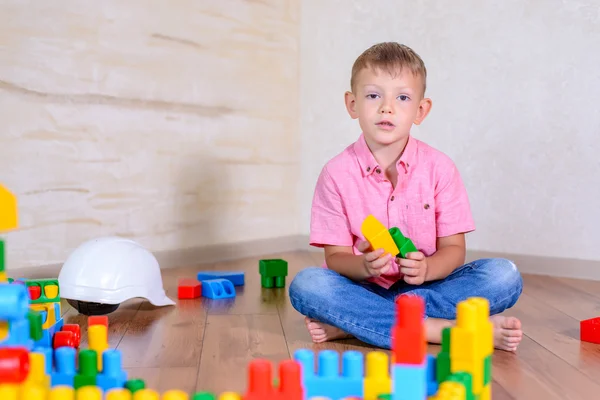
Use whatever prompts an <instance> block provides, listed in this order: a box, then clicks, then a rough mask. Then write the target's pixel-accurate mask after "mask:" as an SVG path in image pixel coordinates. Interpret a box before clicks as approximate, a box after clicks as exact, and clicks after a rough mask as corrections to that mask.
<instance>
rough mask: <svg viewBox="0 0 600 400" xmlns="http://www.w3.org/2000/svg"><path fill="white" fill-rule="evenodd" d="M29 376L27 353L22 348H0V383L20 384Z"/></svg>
mask: <svg viewBox="0 0 600 400" xmlns="http://www.w3.org/2000/svg"><path fill="white" fill-rule="evenodd" d="M27 375H29V352H28V351H27V349H25V348H22V347H5V348H0V382H2V383H21V382H23V381H25V379H26V378H27Z"/></svg>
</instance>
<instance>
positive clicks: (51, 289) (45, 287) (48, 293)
mask: <svg viewBox="0 0 600 400" xmlns="http://www.w3.org/2000/svg"><path fill="white" fill-rule="evenodd" d="M25 285H26V286H27V287H28V288H29V287H35V288H36V289H32V290H35V292H36V293H38V291H39V293H40V296H39V297H38V298H36V299H31V304H42V303H56V302H58V303H60V290H59V286H58V279H53V278H49V279H26V280H25ZM38 288H39V289H38Z"/></svg>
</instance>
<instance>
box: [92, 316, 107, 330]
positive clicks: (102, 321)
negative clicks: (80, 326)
mask: <svg viewBox="0 0 600 400" xmlns="http://www.w3.org/2000/svg"><path fill="white" fill-rule="evenodd" d="M92 325H104V326H105V327H106V328H108V316H107V315H90V316H89V317H88V327H89V326H92Z"/></svg>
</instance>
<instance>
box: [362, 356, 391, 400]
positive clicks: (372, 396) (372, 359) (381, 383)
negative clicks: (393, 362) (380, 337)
mask: <svg viewBox="0 0 600 400" xmlns="http://www.w3.org/2000/svg"><path fill="white" fill-rule="evenodd" d="M388 363H389V357H388V355H387V354H386V353H384V352H383V351H371V352H369V353H368V354H367V357H366V370H365V383H364V396H365V397H364V398H365V400H377V396H379V395H381V394H387V393H391V392H392V379H391V377H390V372H389V364H388Z"/></svg>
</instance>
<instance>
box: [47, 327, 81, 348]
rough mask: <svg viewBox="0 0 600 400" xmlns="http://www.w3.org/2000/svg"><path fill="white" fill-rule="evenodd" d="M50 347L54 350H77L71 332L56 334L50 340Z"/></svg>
mask: <svg viewBox="0 0 600 400" xmlns="http://www.w3.org/2000/svg"><path fill="white" fill-rule="evenodd" d="M52 347H53V348H54V350H56V349H58V348H61V347H72V348H77V346H75V335H73V332H69V331H60V332H56V333H55V334H54V337H53V338H52Z"/></svg>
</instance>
